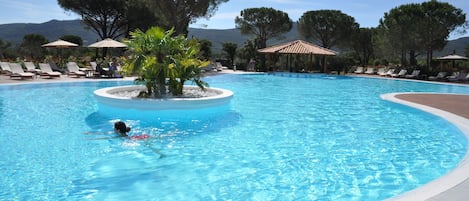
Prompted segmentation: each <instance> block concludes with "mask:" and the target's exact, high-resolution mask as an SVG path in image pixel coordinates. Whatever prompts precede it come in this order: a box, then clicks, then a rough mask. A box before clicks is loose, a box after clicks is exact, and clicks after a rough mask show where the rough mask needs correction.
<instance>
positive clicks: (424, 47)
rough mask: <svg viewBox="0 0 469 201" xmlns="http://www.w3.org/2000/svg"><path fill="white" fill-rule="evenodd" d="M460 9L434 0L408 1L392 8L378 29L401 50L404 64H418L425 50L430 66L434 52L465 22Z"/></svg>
mask: <svg viewBox="0 0 469 201" xmlns="http://www.w3.org/2000/svg"><path fill="white" fill-rule="evenodd" d="M465 19H466V16H465V14H464V13H463V12H462V10H461V9H457V8H455V7H454V6H452V5H450V4H448V3H443V2H438V1H435V0H432V1H429V2H424V3H421V4H405V5H401V6H399V7H396V8H393V9H391V11H390V12H389V13H385V15H384V18H383V19H381V20H380V25H379V29H381V30H382V31H381V32H382V33H384V34H385V36H386V37H387V38H388V40H387V41H388V42H389V43H391V45H390V46H391V47H394V48H398V49H400V51H401V64H403V65H406V64H407V59H406V58H407V57H406V55H407V54H408V55H409V61H410V64H411V65H416V57H417V56H418V55H417V52H418V51H420V52H425V53H426V63H427V67H429V66H430V62H431V59H432V57H433V51H434V50H439V49H442V48H443V47H444V46H445V45H446V42H447V41H446V39H447V38H448V36H449V34H450V33H451V32H452V31H454V30H456V29H457V28H458V27H460V26H463V25H465V24H466V23H467V22H466V21H465Z"/></svg>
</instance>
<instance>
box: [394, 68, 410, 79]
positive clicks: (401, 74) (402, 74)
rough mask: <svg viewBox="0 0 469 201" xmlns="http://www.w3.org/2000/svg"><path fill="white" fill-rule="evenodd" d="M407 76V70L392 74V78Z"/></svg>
mask: <svg viewBox="0 0 469 201" xmlns="http://www.w3.org/2000/svg"><path fill="white" fill-rule="evenodd" d="M406 74H407V70H406V69H402V70H401V71H399V73H397V74H395V73H393V74H391V77H404V76H405V75H406Z"/></svg>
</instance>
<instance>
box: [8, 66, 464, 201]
mask: <svg viewBox="0 0 469 201" xmlns="http://www.w3.org/2000/svg"><path fill="white" fill-rule="evenodd" d="M225 73H235V74H243V73H252V72H243V71H236V72H234V71H232V70H224V71H222V72H213V73H210V74H209V76H210V75H217V74H225ZM119 79H120V80H133V79H134V78H133V77H127V78H119ZM96 80H118V79H90V78H73V77H68V76H66V75H63V76H62V77H60V78H54V79H44V78H35V79H33V80H31V79H25V80H19V79H10V77H9V76H7V75H4V74H0V85H1V84H22V83H41V82H74V81H96ZM466 86H467V85H466ZM381 98H383V99H385V100H388V101H392V102H396V103H399V104H403V105H407V106H410V107H414V108H417V109H420V110H423V111H426V112H429V113H432V114H434V115H437V116H440V117H442V118H444V119H446V120H448V121H449V122H451V123H453V124H455V125H456V126H457V127H458V128H459V129H461V131H462V132H463V133H464V134H465V135H466V137H467V138H468V139H469V95H460V94H440V93H392V94H384V95H382V96H381ZM468 151H469V150H468ZM467 153H469V152H467ZM467 189H469V155H468V154H466V156H465V157H464V158H463V160H462V161H461V163H460V164H459V165H458V167H457V168H455V169H454V170H452V171H451V172H449V173H448V174H446V175H444V176H442V177H441V178H438V179H436V180H434V181H432V182H430V183H428V184H426V185H424V186H422V187H419V188H417V189H414V190H411V191H409V192H406V193H404V194H401V195H398V196H396V197H393V198H390V199H388V200H392V201H404V200H405V201H407V200H409V201H415V200H432V201H440V200H441V201H446V200H467V199H468V197H469V191H467Z"/></svg>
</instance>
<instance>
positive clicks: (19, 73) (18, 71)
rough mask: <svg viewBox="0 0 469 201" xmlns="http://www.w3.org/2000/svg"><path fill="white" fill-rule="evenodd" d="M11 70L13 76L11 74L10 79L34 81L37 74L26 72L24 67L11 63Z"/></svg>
mask: <svg viewBox="0 0 469 201" xmlns="http://www.w3.org/2000/svg"><path fill="white" fill-rule="evenodd" d="M9 65H10V69H11V74H10V79H11V78H18V77H19V78H21V79H23V78H31V79H34V76H35V74H34V73H29V72H24V70H23V67H22V66H21V64H19V63H9Z"/></svg>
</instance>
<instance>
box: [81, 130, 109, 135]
mask: <svg viewBox="0 0 469 201" xmlns="http://www.w3.org/2000/svg"><path fill="white" fill-rule="evenodd" d="M113 133H114V132H112V131H107V132H104V131H87V132H83V134H86V135H101V134H113Z"/></svg>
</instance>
